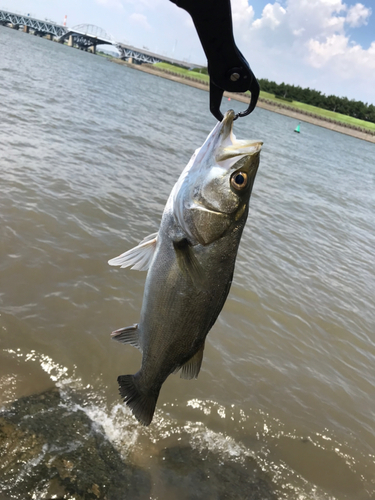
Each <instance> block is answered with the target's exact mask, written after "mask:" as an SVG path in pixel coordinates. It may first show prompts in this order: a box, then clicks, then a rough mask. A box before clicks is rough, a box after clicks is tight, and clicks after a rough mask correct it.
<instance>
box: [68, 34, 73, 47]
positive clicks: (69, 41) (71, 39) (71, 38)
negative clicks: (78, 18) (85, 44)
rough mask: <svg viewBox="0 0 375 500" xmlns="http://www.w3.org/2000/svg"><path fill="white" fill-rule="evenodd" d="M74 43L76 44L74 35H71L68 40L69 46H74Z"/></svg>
mask: <svg viewBox="0 0 375 500" xmlns="http://www.w3.org/2000/svg"><path fill="white" fill-rule="evenodd" d="M73 45H74V41H73V35H70V36H69V40H68V47H73Z"/></svg>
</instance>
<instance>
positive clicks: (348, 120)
mask: <svg viewBox="0 0 375 500" xmlns="http://www.w3.org/2000/svg"><path fill="white" fill-rule="evenodd" d="M154 66H155V67H156V68H160V69H165V70H167V71H171V72H173V73H178V74H179V75H181V76H188V77H190V78H196V79H197V80H202V82H207V83H208V82H209V76H208V75H204V74H201V73H198V72H196V71H190V70H188V69H185V68H179V67H178V66H172V65H171V64H168V63H156V64H154ZM260 97H261V98H262V99H267V100H268V101H272V102H273V103H275V104H282V105H284V106H287V107H288V108H291V109H295V110H296V111H304V112H305V113H312V114H314V115H318V116H321V117H323V118H329V119H331V120H334V121H337V122H341V123H344V124H346V125H350V126H353V127H360V128H364V129H366V130H370V131H372V132H375V123H371V122H366V121H364V120H358V119H357V118H353V117H351V116H347V115H342V114H340V113H335V112H334V111H329V110H327V109H322V108H317V107H316V106H310V104H304V103H303V102H297V101H292V102H286V101H283V100H282V99H277V97H275V96H274V95H273V94H269V93H268V92H263V91H261V92H260Z"/></svg>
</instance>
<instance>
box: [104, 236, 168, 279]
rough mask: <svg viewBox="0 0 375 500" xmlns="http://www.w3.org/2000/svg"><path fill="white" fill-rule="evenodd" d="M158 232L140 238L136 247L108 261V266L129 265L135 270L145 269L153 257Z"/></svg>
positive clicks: (123, 266)
mask: <svg viewBox="0 0 375 500" xmlns="http://www.w3.org/2000/svg"><path fill="white" fill-rule="evenodd" d="M157 237H158V233H153V234H150V235H149V236H147V237H146V238H145V239H144V240H142V241H141V242H140V243H139V244H138V245H137V246H136V247H134V248H132V249H131V250H128V251H127V252H125V253H122V254H121V255H119V256H118V257H115V258H114V259H111V260H109V261H108V264H109V265H110V266H121V267H122V268H125V267H130V266H132V267H131V269H136V270H137V271H147V269H148V268H149V267H150V264H151V261H152V259H153V257H154V253H155V249H156V242H157Z"/></svg>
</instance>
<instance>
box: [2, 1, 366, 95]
mask: <svg viewBox="0 0 375 500" xmlns="http://www.w3.org/2000/svg"><path fill="white" fill-rule="evenodd" d="M231 2H232V13H233V24H234V34H235V39H236V42H237V45H238V47H239V48H240V50H241V52H242V53H243V54H244V55H245V57H246V58H247V60H248V61H249V64H250V66H251V68H252V70H253V71H254V73H255V75H256V76H257V77H259V78H268V79H270V80H275V81H276V82H278V83H281V82H285V83H291V84H294V85H301V86H302V87H310V88H315V89H317V90H320V91H322V92H324V93H325V94H327V95H328V94H335V95H339V96H346V97H348V98H350V99H357V100H362V101H364V102H368V103H372V104H375V90H374V89H375V0H362V1H361V2H355V1H352V0H347V1H344V0H279V1H278V2H272V1H271V2H267V1H265V0H254V1H253V2H251V1H250V2H248V0H231ZM0 7H1V8H4V9H5V10H11V11H13V12H19V13H30V14H31V15H34V16H36V17H39V18H42V19H44V18H48V19H52V20H54V21H56V22H58V23H61V24H62V22H63V19H64V16H65V15H67V16H68V18H67V20H68V23H67V24H68V26H74V25H77V24H82V23H87V24H95V25H98V26H100V27H101V28H103V29H105V30H106V31H107V32H108V33H110V34H111V35H112V36H113V37H114V38H115V39H116V40H119V41H126V42H128V43H131V44H132V45H135V46H138V47H143V46H144V47H147V48H149V49H150V50H152V51H155V52H157V53H160V54H164V55H168V56H174V57H176V58H178V59H182V60H187V61H189V62H191V63H194V62H195V63H197V64H205V63H206V60H205V56H204V53H203V51H202V49H201V47H200V43H199V39H198V37H197V35H196V33H195V29H194V26H193V24H192V22H191V19H190V16H189V15H188V14H187V13H186V12H185V11H183V10H181V9H179V8H178V7H176V5H174V4H172V3H171V2H170V1H169V0H79V1H77V0H64V1H60V0H34V1H26V0H0Z"/></svg>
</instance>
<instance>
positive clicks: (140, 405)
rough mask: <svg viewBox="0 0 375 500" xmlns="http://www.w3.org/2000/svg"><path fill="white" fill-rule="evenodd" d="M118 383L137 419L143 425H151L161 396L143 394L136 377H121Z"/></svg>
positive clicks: (122, 394)
mask: <svg viewBox="0 0 375 500" xmlns="http://www.w3.org/2000/svg"><path fill="white" fill-rule="evenodd" d="M117 382H118V383H119V386H120V394H121V396H122V397H123V398H124V402H125V403H126V404H127V405H128V406H129V407H130V409H131V410H132V412H133V415H134V416H135V418H136V419H137V420H139V422H141V424H143V425H150V423H151V421H152V417H153V416H154V412H155V406H156V401H157V399H158V395H159V394H156V396H155V395H151V396H149V395H144V394H142V393H141V391H140V390H139V388H138V384H137V380H136V377H135V376H134V375H120V376H119V377H118V378H117Z"/></svg>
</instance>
